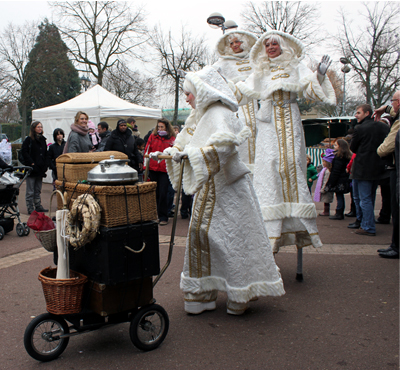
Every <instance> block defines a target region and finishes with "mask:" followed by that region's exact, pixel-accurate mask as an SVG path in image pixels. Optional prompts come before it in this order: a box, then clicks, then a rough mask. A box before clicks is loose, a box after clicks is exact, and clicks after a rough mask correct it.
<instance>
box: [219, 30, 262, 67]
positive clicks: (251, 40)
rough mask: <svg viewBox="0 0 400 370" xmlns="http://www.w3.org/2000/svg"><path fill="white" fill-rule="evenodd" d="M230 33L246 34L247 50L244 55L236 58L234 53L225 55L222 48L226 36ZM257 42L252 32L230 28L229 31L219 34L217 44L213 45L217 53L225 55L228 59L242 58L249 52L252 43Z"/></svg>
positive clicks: (221, 55)
mask: <svg viewBox="0 0 400 370" xmlns="http://www.w3.org/2000/svg"><path fill="white" fill-rule="evenodd" d="M232 33H238V34H242V35H246V36H247V37H248V42H249V51H248V52H247V53H246V55H245V56H243V57H241V58H237V57H235V56H234V55H226V54H224V49H225V39H226V38H228V37H229V36H230V35H231V34H232ZM256 42H257V36H255V35H254V34H252V33H250V32H247V31H238V30H232V31H229V32H226V33H225V34H224V35H223V36H221V37H220V38H219V39H218V41H217V45H216V47H215V49H216V51H217V54H218V55H219V56H220V57H222V58H223V57H226V58H230V59H238V60H240V59H242V58H244V57H246V56H247V55H248V53H249V52H250V50H251V48H252V47H253V46H254V44H255V43H256Z"/></svg>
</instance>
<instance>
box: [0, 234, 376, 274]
mask: <svg viewBox="0 0 400 370" xmlns="http://www.w3.org/2000/svg"><path fill="white" fill-rule="evenodd" d="M159 240H160V245H161V246H163V245H165V246H169V243H170V237H169V236H168V235H160V237H159ZM185 245H186V237H182V236H177V237H175V240H174V246H175V247H178V248H179V247H180V248H184V247H185ZM376 249H377V247H376V246H375V245H354V244H348V245H343V244H324V245H323V246H322V247H321V248H314V247H306V248H303V253H304V254H318V255H321V254H332V255H334V254H337V255H365V256H372V255H375V256H376ZM296 251H297V249H296V247H295V246H289V247H285V248H281V250H280V252H279V253H296ZM48 253H49V252H47V251H46V250H45V249H44V248H41V247H40V248H35V249H31V250H28V251H24V252H20V253H16V254H12V255H9V256H5V257H3V258H0V270H1V269H4V268H7V267H11V266H15V265H18V264H20V263H24V262H29V261H32V260H34V259H37V258H41V257H45V256H47V255H48Z"/></svg>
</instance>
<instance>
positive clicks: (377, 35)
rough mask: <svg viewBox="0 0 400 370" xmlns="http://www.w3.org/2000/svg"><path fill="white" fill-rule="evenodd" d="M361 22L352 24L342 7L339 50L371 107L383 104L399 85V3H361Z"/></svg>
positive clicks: (338, 36) (338, 37)
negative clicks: (362, 6)
mask: <svg viewBox="0 0 400 370" xmlns="http://www.w3.org/2000/svg"><path fill="white" fill-rule="evenodd" d="M363 5H364V10H365V13H364V14H361V17H362V19H364V21H363V22H360V26H358V27H356V28H355V27H352V26H351V22H350V21H349V20H348V19H347V18H346V16H345V12H344V10H342V11H341V12H340V14H341V30H340V33H339V34H338V35H337V38H336V39H337V40H338V49H339V50H340V51H341V52H342V53H343V56H345V57H346V58H347V59H348V60H349V63H350V65H351V67H352V70H353V73H354V74H355V76H354V77H355V81H356V82H357V83H359V84H360V85H361V86H362V87H363V90H364V96H365V100H366V102H367V103H368V104H371V105H372V106H374V107H379V106H381V105H382V104H385V103H386V102H387V101H388V100H389V99H390V97H391V96H392V95H393V93H394V92H395V91H396V90H398V88H399V85H400V74H399V62H400V47H399V41H400V39H399V31H398V21H399V16H400V5H399V4H398V3H396V2H377V3H364V4H363Z"/></svg>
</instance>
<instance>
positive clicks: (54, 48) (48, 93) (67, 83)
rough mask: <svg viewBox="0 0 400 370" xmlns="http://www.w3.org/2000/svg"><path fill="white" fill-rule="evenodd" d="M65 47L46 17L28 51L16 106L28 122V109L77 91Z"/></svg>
mask: <svg viewBox="0 0 400 370" xmlns="http://www.w3.org/2000/svg"><path fill="white" fill-rule="evenodd" d="M67 53H68V48H67V46H66V45H65V43H64V42H63V41H62V40H61V36H60V33H59V31H58V28H57V26H55V25H54V24H49V22H48V20H47V19H45V21H44V22H42V23H41V25H40V26H39V35H38V37H37V38H36V43H35V45H34V46H33V48H32V50H31V52H30V53H29V62H28V64H27V65H26V67H25V73H26V79H25V81H24V83H23V85H22V89H21V99H20V103H19V109H20V111H21V115H22V112H23V111H24V109H26V117H27V122H28V124H29V123H30V122H31V121H32V110H33V109H38V108H43V107H47V106H49V105H54V104H59V103H62V102H64V101H66V100H69V99H71V98H73V97H75V96H76V95H77V94H79V92H80V89H81V84H80V79H79V75H78V71H77V70H76V68H75V67H74V66H73V64H72V62H71V61H70V60H69V58H68V55H67Z"/></svg>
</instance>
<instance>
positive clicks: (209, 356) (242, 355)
mask: <svg viewBox="0 0 400 370" xmlns="http://www.w3.org/2000/svg"><path fill="white" fill-rule="evenodd" d="M50 193H51V187H50V186H49V185H45V186H44V189H43V200H44V202H43V203H44V205H45V206H48V199H49V195H50ZM23 196H24V188H23V187H22V188H21V198H20V199H22V201H20V208H21V212H22V213H23V214H22V217H21V218H22V221H26V220H27V217H28V216H27V215H26V214H25V212H26V208H25V205H24V204H23V203H24V201H23ZM377 198H378V203H377V206H376V208H377V210H379V207H380V203H379V201H380V196H379V195H378V197H377ZM348 204H349V202H347V205H348ZM317 208H318V209H321V206H320V205H319V204H318V205H317ZM377 212H378V211H377ZM352 221H354V219H346V220H343V221H332V220H329V219H328V218H327V217H318V219H317V223H318V227H319V233H320V236H321V239H322V241H323V243H324V246H323V247H322V248H319V249H314V248H306V249H305V250H304V278H305V280H304V282H303V283H298V282H297V281H296V280H295V279H294V277H295V272H296V250H295V248H294V247H293V248H292V247H288V248H284V249H282V250H281V251H280V252H279V253H278V255H277V256H276V262H277V264H278V266H279V267H280V269H281V273H282V278H283V280H284V284H285V290H286V294H285V296H283V297H278V298H271V297H267V298H260V299H259V300H258V301H256V302H252V304H251V308H250V309H249V310H248V311H247V312H246V314H245V315H243V316H241V317H232V316H229V315H227V314H226V308H225V304H226V296H225V295H224V294H220V296H219V298H218V301H217V310H216V311H215V312H206V313H203V314H202V315H199V316H191V315H187V314H185V313H184V310H183V300H182V293H181V291H180V289H179V276H180V272H181V268H182V263H183V262H182V261H183V256H184V249H185V248H184V246H185V242H186V238H185V236H186V232H187V227H188V220H182V219H180V217H178V223H177V228H176V237H175V247H174V252H173V258H172V263H171V266H170V267H169V268H168V269H167V271H166V273H165V275H164V276H163V277H162V279H161V280H160V281H159V283H158V284H157V286H156V287H155V290H154V296H155V298H156V299H157V302H158V303H159V304H161V305H162V306H163V307H164V308H165V309H166V311H167V312H168V315H169V317H170V330H169V333H168V336H167V338H166V339H165V341H164V343H163V344H162V345H161V346H160V347H159V348H158V349H157V350H155V351H152V352H148V353H143V352H141V351H139V350H137V349H136V348H135V347H134V346H133V345H132V344H131V342H130V339H129V324H120V325H117V326H112V327H107V328H105V329H102V330H99V331H95V332H92V333H88V334H84V335H80V336H76V337H72V338H71V339H70V343H69V345H68V347H67V349H66V351H65V352H64V354H63V355H62V356H61V357H60V358H59V359H58V360H56V361H54V362H52V363H48V364H40V363H38V362H36V361H35V360H33V359H32V358H31V357H29V355H28V354H27V353H26V352H25V349H24V345H23V333H24V330H25V328H26V326H27V325H28V323H29V322H30V320H31V319H32V317H34V316H36V315H38V314H40V313H43V312H45V303H44V298H43V293H42V289H41V286H40V283H39V281H38V280H37V276H38V272H39V271H40V270H41V269H43V268H44V267H46V266H50V265H53V261H52V255H51V254H50V253H48V252H47V251H45V250H44V249H43V248H42V247H41V246H40V244H39V242H38V241H37V240H36V238H35V236H34V235H33V233H31V234H30V235H29V236H28V237H23V238H19V237H18V236H17V235H16V233H15V230H14V231H12V232H10V233H9V234H7V235H6V236H5V237H4V239H3V240H2V241H0V281H1V286H0V292H1V293H0V294H1V297H2V299H1V304H0V307H1V308H0V322H1V334H2V335H1V336H0V348H2V351H0V369H7V370H9V369H10V370H13V369H18V370H21V369H36V368H40V369H54V368H56V367H57V368H59V369H133V368H135V369H157V370H158V369H225V368H236V369H267V368H268V369H288V368H293V369H395V368H399V294H398V293H399V292H398V289H399V264H398V260H384V259H381V258H379V257H378V256H377V254H376V249H377V248H380V247H383V246H387V245H389V242H390V237H391V225H377V236H376V237H367V236H365V237H364V236H358V235H356V234H354V232H352V231H351V230H350V229H348V228H347V224H348V223H349V222H352ZM171 228H172V220H171V221H170V223H169V225H167V226H165V227H160V228H159V232H160V234H161V235H160V242H161V244H160V251H161V263H164V262H165V260H166V258H167V252H168V245H169V240H170V233H171Z"/></svg>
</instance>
